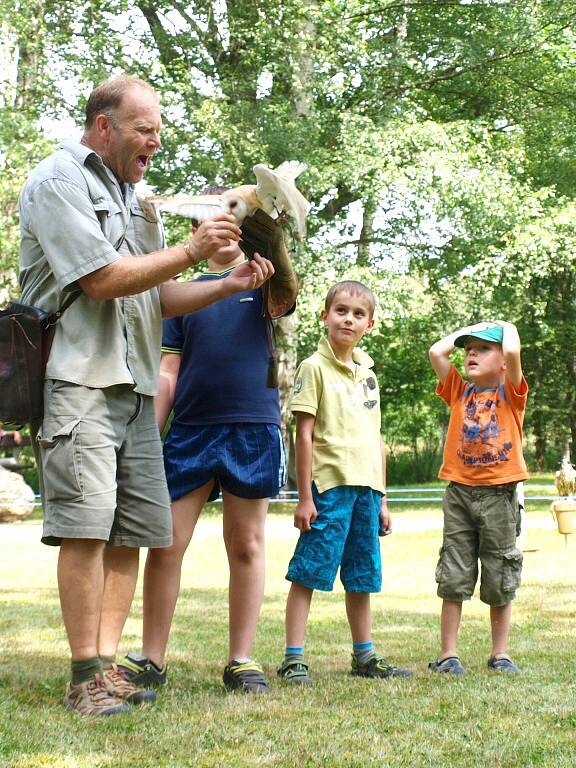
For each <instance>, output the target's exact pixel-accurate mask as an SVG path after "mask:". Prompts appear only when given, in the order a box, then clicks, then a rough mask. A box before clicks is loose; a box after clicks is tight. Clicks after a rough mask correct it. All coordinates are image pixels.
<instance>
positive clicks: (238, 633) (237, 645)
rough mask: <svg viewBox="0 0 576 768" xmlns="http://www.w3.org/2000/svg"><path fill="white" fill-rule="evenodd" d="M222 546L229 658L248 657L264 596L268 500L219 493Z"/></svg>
mask: <svg viewBox="0 0 576 768" xmlns="http://www.w3.org/2000/svg"><path fill="white" fill-rule="evenodd" d="M222 497H223V507H224V544H225V546H226V553H227V555H228V565H229V567H230V582H229V589H228V616H229V649H228V652H229V655H228V658H229V659H245V658H250V656H251V653H252V645H253V643H254V638H255V636H256V627H257V624H258V617H259V616H260V608H261V606H262V598H263V596H264V568H265V549H264V529H265V524H266V513H267V511H268V503H269V500H268V499H241V498H239V497H238V496H233V495H232V494H231V493H228V492H227V491H223V493H222Z"/></svg>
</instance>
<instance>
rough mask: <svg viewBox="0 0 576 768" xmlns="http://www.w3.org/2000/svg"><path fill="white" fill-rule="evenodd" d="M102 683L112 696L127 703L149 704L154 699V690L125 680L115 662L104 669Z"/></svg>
mask: <svg viewBox="0 0 576 768" xmlns="http://www.w3.org/2000/svg"><path fill="white" fill-rule="evenodd" d="M104 684H105V685H106V687H107V688H108V690H109V691H110V693H111V694H112V696H114V697H115V698H117V699H120V700H121V701H127V702H128V704H150V703H152V702H153V701H155V700H156V691H147V690H146V689H145V688H137V687H136V686H135V685H134V683H131V682H130V680H126V678H125V677H124V675H123V674H122V673H121V672H120V671H119V669H118V667H117V666H116V664H112V666H111V667H110V669H106V670H105V671H104Z"/></svg>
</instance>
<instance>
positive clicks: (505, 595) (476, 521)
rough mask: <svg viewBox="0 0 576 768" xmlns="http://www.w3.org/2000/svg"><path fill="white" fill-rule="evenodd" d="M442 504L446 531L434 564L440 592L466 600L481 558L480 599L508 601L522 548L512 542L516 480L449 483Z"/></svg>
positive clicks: (514, 586) (491, 602) (515, 584)
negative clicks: (490, 483) (489, 482)
mask: <svg viewBox="0 0 576 768" xmlns="http://www.w3.org/2000/svg"><path fill="white" fill-rule="evenodd" d="M443 509H444V537H443V543H442V548H441V549H440V557H439V560H438V565H437V567H436V581H437V582H438V592H437V594H438V596H439V597H441V598H443V599H444V600H451V601H454V602H461V601H463V600H469V599H470V598H471V597H472V594H473V592H474V587H475V586H476V581H477V580H478V560H480V562H481V564H482V570H481V577H480V600H482V602H484V603H487V604H488V605H506V604H507V603H509V602H511V600H513V599H514V597H515V596H516V590H517V589H518V587H519V586H520V576H521V573H522V553H521V552H520V550H519V549H517V548H516V536H517V535H518V532H519V527H520V510H519V507H518V502H517V499H516V483H509V484H506V485H492V486H488V485H484V486H478V485H476V486H471V485H461V484H460V483H450V484H449V485H448V487H447V488H446V492H445V494H444V501H443Z"/></svg>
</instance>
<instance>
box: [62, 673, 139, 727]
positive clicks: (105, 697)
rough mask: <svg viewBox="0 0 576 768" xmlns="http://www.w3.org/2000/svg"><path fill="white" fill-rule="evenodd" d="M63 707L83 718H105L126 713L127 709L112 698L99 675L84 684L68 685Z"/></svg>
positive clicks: (120, 702)
mask: <svg viewBox="0 0 576 768" xmlns="http://www.w3.org/2000/svg"><path fill="white" fill-rule="evenodd" d="M64 706H65V707H66V708H67V709H71V710H72V711H73V712H76V714H77V715H82V716H83V717H103V716H104V717H105V716H108V715H119V714H121V713H122V712H128V711H129V707H127V706H126V704H124V703H123V702H122V701H120V700H119V699H117V698H116V697H115V696H113V695H112V694H111V693H110V691H109V690H108V687H107V686H106V684H105V683H104V680H103V679H102V678H101V677H100V675H94V677H93V678H91V679H90V680H87V681H86V682H85V683H78V684H77V685H72V683H68V688H67V689H66V695H65V696H64Z"/></svg>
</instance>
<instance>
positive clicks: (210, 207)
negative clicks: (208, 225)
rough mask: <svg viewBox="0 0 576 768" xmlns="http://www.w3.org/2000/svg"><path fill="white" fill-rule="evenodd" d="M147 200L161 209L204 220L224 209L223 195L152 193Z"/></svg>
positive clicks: (188, 217)
mask: <svg viewBox="0 0 576 768" xmlns="http://www.w3.org/2000/svg"><path fill="white" fill-rule="evenodd" d="M146 200H148V202H150V203H153V204H154V205H155V206H156V208H157V209H158V210H159V211H164V212H165V213H176V214H178V215H179V216H185V217H186V218H187V219H196V221H204V219H208V218H210V216H215V215H216V214H217V213H221V212H222V210H223V209H224V199H223V198H222V195H186V194H179V195H152V196H151V197H147V198H146Z"/></svg>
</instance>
